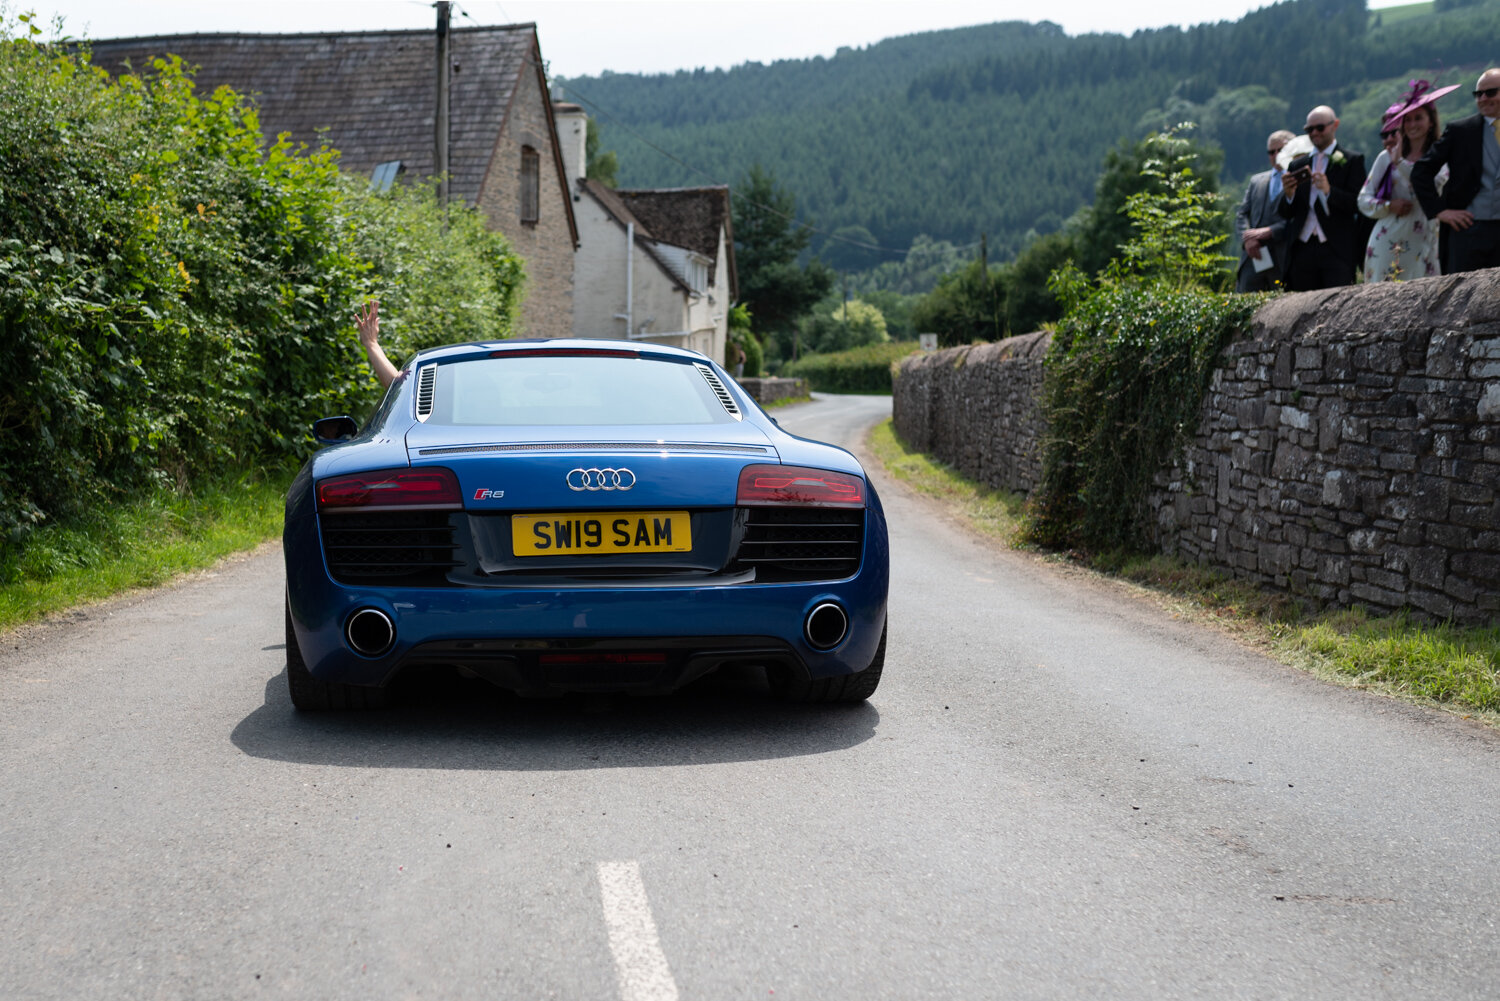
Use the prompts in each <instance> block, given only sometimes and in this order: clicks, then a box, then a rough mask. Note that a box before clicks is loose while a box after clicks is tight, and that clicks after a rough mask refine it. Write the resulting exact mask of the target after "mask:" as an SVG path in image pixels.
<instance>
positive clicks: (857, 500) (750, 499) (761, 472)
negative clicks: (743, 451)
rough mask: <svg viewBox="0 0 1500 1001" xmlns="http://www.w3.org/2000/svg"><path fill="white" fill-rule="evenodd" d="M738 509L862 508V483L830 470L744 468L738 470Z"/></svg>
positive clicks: (863, 482)
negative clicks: (772, 506)
mask: <svg viewBox="0 0 1500 1001" xmlns="http://www.w3.org/2000/svg"><path fill="white" fill-rule="evenodd" d="M735 503H737V504H740V505H755V506H766V505H775V504H792V505H796V506H798V507H864V506H865V481H864V480H863V479H862V478H860V477H858V476H851V475H850V474H848V473H836V472H834V471H833V470H831V469H808V468H806V467H803V466H746V467H745V468H744V469H742V470H740V488H739V496H738V500H737V501H736V502H735Z"/></svg>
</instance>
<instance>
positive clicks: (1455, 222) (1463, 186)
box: [1411, 69, 1500, 274]
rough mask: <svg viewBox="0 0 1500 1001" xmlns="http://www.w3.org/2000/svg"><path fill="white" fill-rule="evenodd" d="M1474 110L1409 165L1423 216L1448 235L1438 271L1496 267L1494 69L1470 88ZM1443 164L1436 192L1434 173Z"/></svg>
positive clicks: (1499, 119)
mask: <svg viewBox="0 0 1500 1001" xmlns="http://www.w3.org/2000/svg"><path fill="white" fill-rule="evenodd" d="M1474 104H1475V105H1476V106H1477V108H1478V110H1479V114H1477V115H1470V116H1469V117H1468V118H1460V119H1459V120H1458V121H1456V122H1453V123H1452V124H1450V125H1449V126H1448V127H1447V128H1446V129H1444V130H1443V135H1442V138H1441V139H1439V140H1438V141H1437V142H1435V143H1433V144H1432V146H1431V147H1429V148H1428V150H1427V154H1426V155H1425V156H1423V157H1422V159H1420V160H1418V161H1417V162H1416V163H1415V164H1414V165H1413V166H1412V168H1411V186H1412V190H1413V191H1414V192H1415V193H1416V196H1417V201H1419V202H1421V203H1422V211H1423V212H1425V213H1427V218H1429V219H1436V220H1438V221H1439V222H1441V223H1442V224H1443V232H1444V233H1446V234H1447V236H1448V250H1447V256H1446V258H1445V259H1444V261H1443V273H1444V274H1448V273H1452V272H1457V271H1477V270H1478V269H1480V268H1494V267H1500V137H1497V133H1500V69H1489V70H1485V71H1484V73H1482V74H1481V75H1480V77H1479V82H1478V83H1477V84H1476V85H1475V87H1474ZM1444 164H1447V165H1448V183H1447V184H1445V185H1444V186H1443V193H1442V194H1441V195H1439V194H1438V190H1437V173H1438V171H1439V170H1441V169H1442V167H1443V165H1444Z"/></svg>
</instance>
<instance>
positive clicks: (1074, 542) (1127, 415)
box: [1027, 282, 1265, 552]
mask: <svg viewBox="0 0 1500 1001" xmlns="http://www.w3.org/2000/svg"><path fill="white" fill-rule="evenodd" d="M1264 300H1265V297H1264V296H1258V295H1222V294H1215V293H1212V292H1207V291H1200V290H1196V289H1180V288H1172V287H1169V286H1167V285H1165V284H1162V283H1158V282H1145V283H1127V284H1109V285H1106V286H1104V287H1103V288H1100V289H1098V290H1097V291H1094V292H1092V293H1090V294H1089V296H1088V297H1087V298H1086V299H1085V300H1084V301H1083V302H1082V303H1081V304H1079V305H1078V306H1077V307H1075V308H1074V309H1073V310H1072V311H1071V312H1070V313H1069V314H1068V316H1067V317H1066V318H1065V319H1064V320H1063V322H1062V323H1061V324H1060V325H1059V326H1058V329H1057V332H1056V333H1055V334H1054V335H1053V338H1052V346H1051V348H1050V350H1049V352H1048V355H1047V359H1046V374H1045V384H1044V389H1043V400H1042V409H1043V411H1044V413H1045V414H1046V417H1047V423H1048V432H1047V438H1046V440H1045V441H1044V443H1043V452H1042V477H1041V482H1040V483H1039V484H1038V486H1037V489H1036V490H1035V491H1034V492H1033V493H1032V495H1031V497H1030V499H1029V502H1028V525H1027V537H1028V539H1029V541H1032V542H1036V543H1038V544H1040V545H1044V546H1048V547H1052V548H1073V549H1080V550H1084V551H1090V552H1106V551H1112V550H1143V549H1145V548H1147V546H1146V542H1147V540H1146V539H1145V537H1144V533H1145V531H1146V526H1148V525H1150V524H1151V523H1152V519H1151V518H1149V517H1148V512H1147V511H1146V510H1145V504H1146V497H1147V494H1148V492H1149V491H1150V489H1151V485H1152V479H1153V477H1154V476H1155V475H1156V472H1157V471H1158V470H1159V469H1161V467H1162V464H1163V463H1164V462H1166V461H1168V460H1169V459H1171V458H1172V456H1173V453H1174V452H1180V451H1181V450H1182V449H1183V448H1184V447H1186V445H1187V443H1188V442H1189V441H1191V439H1192V437H1193V435H1194V434H1196V433H1197V429H1198V417H1199V411H1200V408H1201V407H1202V404H1203V396H1204V393H1205V392H1206V391H1207V389H1208V383H1209V379H1210V378H1211V377H1212V375H1213V371H1214V366H1215V364H1216V363H1217V360H1218V357H1219V353H1220V351H1221V350H1222V349H1223V348H1224V346H1225V345H1226V344H1227V343H1228V342H1229V341H1230V339H1231V338H1232V337H1233V336H1234V334H1235V333H1236V331H1239V330H1243V329H1244V328H1245V327H1246V326H1248V324H1249V322H1250V318H1251V316H1252V315H1253V314H1254V312H1255V310H1256V308H1257V307H1259V306H1260V305H1261V303H1262V302H1263V301H1264Z"/></svg>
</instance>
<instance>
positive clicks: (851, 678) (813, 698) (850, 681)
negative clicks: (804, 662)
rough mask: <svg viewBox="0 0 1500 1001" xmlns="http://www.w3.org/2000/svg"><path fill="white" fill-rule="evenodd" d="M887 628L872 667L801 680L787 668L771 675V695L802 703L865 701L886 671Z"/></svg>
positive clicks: (882, 631) (884, 629) (881, 638)
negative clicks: (851, 672) (827, 676)
mask: <svg viewBox="0 0 1500 1001" xmlns="http://www.w3.org/2000/svg"><path fill="white" fill-rule="evenodd" d="M886 629H887V627H885V626H882V627H881V629H880V646H878V647H876V649H875V656H874V657H873V658H872V659H871V660H870V666H869V667H867V668H865V669H864V670H863V671H855V672H854V673H853V674H840V675H836V676H835V677H832V678H812V679H804V678H798V677H796V676H794V675H793V674H791V672H789V671H787V670H785V669H784V668H778V669H776V670H774V671H772V672H770V674H769V677H768V680H769V681H770V684H771V692H772V694H774V695H775V696H776V697H777V698H779V699H781V700H783V701H785V702H802V703H823V704H825V705H826V704H831V703H846V704H847V703H852V702H863V701H865V700H866V699H868V698H869V697H870V696H871V695H874V694H875V688H876V686H878V685H879V684H880V675H881V672H882V671H884V670H885V637H886Z"/></svg>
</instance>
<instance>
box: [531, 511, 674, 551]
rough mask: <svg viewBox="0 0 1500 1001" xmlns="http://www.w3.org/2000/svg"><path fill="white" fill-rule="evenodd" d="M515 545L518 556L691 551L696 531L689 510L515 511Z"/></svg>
mask: <svg viewBox="0 0 1500 1001" xmlns="http://www.w3.org/2000/svg"><path fill="white" fill-rule="evenodd" d="M510 544H511V549H512V550H513V551H514V552H515V554H516V555H517V556H578V555H587V556H593V555H605V554H609V553H686V552H691V551H692V548H693V530H692V523H691V521H690V519H689V518H688V513H687V512H686V511H594V512H591V513H588V514H513V515H511V516H510Z"/></svg>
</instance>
